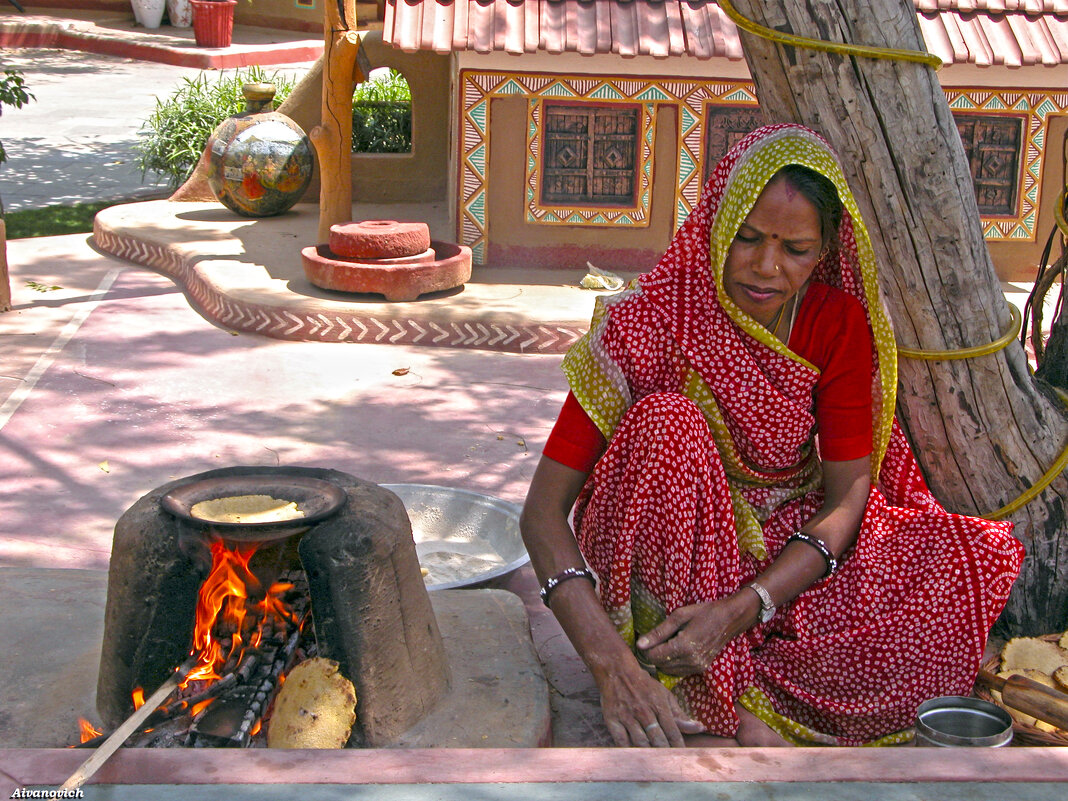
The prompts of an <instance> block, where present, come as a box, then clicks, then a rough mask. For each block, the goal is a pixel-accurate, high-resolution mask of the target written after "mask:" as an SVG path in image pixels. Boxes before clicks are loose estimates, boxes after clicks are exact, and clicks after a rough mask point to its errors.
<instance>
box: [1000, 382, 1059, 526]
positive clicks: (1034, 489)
mask: <svg viewBox="0 0 1068 801" xmlns="http://www.w3.org/2000/svg"><path fill="white" fill-rule="evenodd" d="M1062 397H1063V396H1062ZM1065 468H1068V446H1066V447H1065V448H1064V450H1062V451H1061V455H1060V456H1058V457H1057V461H1055V462H1054V463H1053V467H1051V468H1050V469H1049V470H1047V471H1046V472H1045V474H1044V475H1043V476H1042V478H1040V479H1039V480H1038V481H1036V482H1035V483H1034V484H1032V485H1031V487H1030V488H1029V489H1027V490H1025V491H1024V493H1023V494H1022V495H1021V496H1020V497H1019V498H1017V499H1016V500H1015V501H1011V502H1009V503H1007V504H1005V505H1004V506H1002V507H1001V508H1000V509H997V510H996V511H993V512H991V513H990V514H987V515H983V517H984V518H985V519H987V520H1001V519H1002V518H1003V517H1008V516H1009V515H1011V514H1012V513H1013V512H1015V511H1017V510H1018V509H1022V508H1023V507H1024V506H1026V505H1027V504H1029V503H1030V502H1031V501H1033V500H1034V499H1035V498H1037V497H1038V496H1039V495H1040V494H1041V492H1042V490H1044V489H1045V488H1046V487H1048V486H1049V485H1050V484H1052V483H1053V481H1054V479H1056V478H1057V477H1058V476H1059V475H1060V474H1061V473H1063V472H1064V470H1065Z"/></svg>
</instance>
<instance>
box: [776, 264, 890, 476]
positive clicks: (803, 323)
mask: <svg viewBox="0 0 1068 801" xmlns="http://www.w3.org/2000/svg"><path fill="white" fill-rule="evenodd" d="M871 343H872V340H871V331H870V330H869V328H868V318H867V315H866V314H865V313H864V307H863V306H861V304H860V301H859V300H857V299H856V298H854V297H853V296H852V295H849V294H847V293H846V292H843V291H841V290H839V289H834V288H832V287H829V286H827V285H826V284H819V283H813V284H810V285H809V289H808V292H807V293H806V294H805V299H804V301H803V302H802V304H801V308H800V309H799V311H798V316H797V322H796V324H795V325H794V330H793V332H792V334H791V335H790V349H791V350H793V351H794V353H796V354H797V355H799V356H801V357H803V358H804V359H806V360H807V361H808V362H810V363H811V364H813V365H815V366H816V367H818V368H819V370H820V377H819V380H818V381H817V382H816V388H815V391H814V393H813V402H814V405H815V416H816V433H817V435H818V438H819V449H820V456H821V457H822V458H823V459H824V460H826V461H832V462H835V461H848V460H850V459H859V458H861V457H863V456H867V455H868V454H870V453H871V451H872V418H871V414H872V411H871V410H872V404H871V382H872V375H871V370H872V356H871V350H872V344H871Z"/></svg>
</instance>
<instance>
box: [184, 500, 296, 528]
mask: <svg viewBox="0 0 1068 801" xmlns="http://www.w3.org/2000/svg"><path fill="white" fill-rule="evenodd" d="M189 513H190V514H191V515H193V517H195V518H197V519H198V520H210V521H211V522H213V523H246V524H247V523H283V522H285V521H286V520H295V519H297V518H301V517H304V512H303V511H302V510H300V509H298V508H297V504H296V503H295V502H294V501H284V500H281V499H279V498H272V497H271V496H270V495H227V496H226V497H224V498H210V499H208V500H206V501H200V503H195V504H193V507H192V508H191V509H190V510H189Z"/></svg>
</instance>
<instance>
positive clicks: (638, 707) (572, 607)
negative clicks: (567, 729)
mask: <svg viewBox="0 0 1068 801" xmlns="http://www.w3.org/2000/svg"><path fill="white" fill-rule="evenodd" d="M585 480H586V474H584V473H581V472H579V471H578V470H572V469H571V468H569V467H565V466H564V465H562V464H560V463H558V462H554V461H553V460H552V459H548V458H546V457H542V459H541V461H540V462H539V463H538V468H537V470H536V471H535V473H534V478H533V480H532V481H531V483H530V492H529V494H528V495H527V502H526V504H525V505H524V507H523V514H522V515H521V517H520V529H521V530H522V532H523V541H524V543H525V544H526V547H527V552H528V553H529V554H530V561H531V563H532V564H533V566H534V570H535V572H536V573H537V574H538V579H539V581H542V582H544V581H545V580H546V579H547V578H548V577H550V576H554V575H558V574H559V573H560V572H561V571H563V570H566V569H568V568H577V567H580V566H582V565H584V564H585V562H584V561H583V558H582V554H581V553H580V552H579V548H578V543H577V542H575V535H574V532H572V530H571V527H570V525H569V523H568V513H569V512H570V511H571V507H572V506H573V505H574V503H575V499H576V498H577V497H578V494H579V491H580V490H581V489H582V485H583V483H584V482H585ZM549 604H550V608H551V609H552V611H553V614H554V615H555V616H556V619H557V620H558V621H559V622H560V625H561V627H562V628H563V629H564V632H565V633H566V634H567V637H568V639H569V640H570V641H571V644H572V645H574V646H575V650H576V651H577V652H578V654H579V656H580V657H582V659H583V661H584V662H585V663H586V665H587V666H588V667H589V668H590V672H591V673H592V675H593V678H594V681H596V682H597V687H598V689H599V690H600V691H601V708H602V710H603V712H604V719H605V723H606V724H607V726H608V731H609V733H610V734H611V736H612V740H613V741H614V742H615V743H616V744H617V745H621V746H650V745H655V746H664V747H667V746H672V745H679V746H681V745H684V743H683V741H682V733H687V734H689V733H694V734H696V733H698V732H700V731H703V728H702V727H701V726H700V724H697V723H694V722H693V721H690V720H688V719H687V717H686V715H685V714H683V712H682V710H681V708H680V707H679V703H678V701H677V700H676V699H675V697H674V696H673V695H672V694H671V692H670V691H669V690H668V689H667V688H666V687H665V686H664V685H663V684H661V683H660V682H659V681H657V680H656V679H655V678H653V677H652V676H650V675H649V674H648V673H647V672H646V671H645V670H644V669H643V668H642V666H641V665H640V664H639V663H638V660H637V657H635V656H634V654H633V652H632V651H631V650H630V648H629V647H628V646H627V644H626V643H625V642H624V641H623V638H622V637H620V635H619V632H618V631H616V627H615V625H613V623H612V622H611V620H609V618H608V615H607V613H606V612H605V611H604V608H603V607H602V606H601V602H600V601H599V600H598V598H597V594H596V593H595V592H594V588H593V585H592V584H591V583H590V582H588V581H586V580H584V579H575V580H572V581H564V582H562V583H560V584H559V585H557V587H556V589H554V590H553V591H552V594H551V595H550V596H549ZM654 723H655V724H656V725H655V726H654V725H653V724H654Z"/></svg>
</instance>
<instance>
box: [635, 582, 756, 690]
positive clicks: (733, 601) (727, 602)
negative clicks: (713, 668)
mask: <svg viewBox="0 0 1068 801" xmlns="http://www.w3.org/2000/svg"><path fill="white" fill-rule="evenodd" d="M750 596H752V597H750ZM759 609H760V599H759V598H758V597H757V594H756V593H755V592H752V591H750V590H744V591H742V592H738V593H735V594H734V595H730V596H728V597H726V598H720V599H718V600H716V601H706V602H705V603H700V604H693V605H691V606H682V607H679V608H678V609H676V610H675V611H674V612H672V613H671V614H669V615H668V616H667V617H666V618H665V619H664V622H663V623H661V624H660V625H659V626H657V627H656V628H654V629H652V630H651V631H649V632H648V633H647V634H644V635H642V636H641V637H639V638H638V642H637V646H638V648H639V649H640V650H641V651H643V652H644V653H643V654H642V656H643V658H644V659H646V660H647V661H649V662H651V663H652V664H654V665H655V666H656V667H657V669H658V670H660V671H661V672H663V673H667V674H668V675H670V676H689V675H693V674H698V673H704V671H705V670H706V669H707V668H708V666H709V665H711V664H712V662H713V660H714V659H715V658H716V656H718V655H719V652H720V651H722V650H723V647H724V646H725V645H726V644H727V643H728V642H730V641H731V640H733V639H734V638H735V637H737V636H738V635H739V634H741V633H742V632H743V631H745V630H746V629H748V628H749V627H750V626H752V625H754V624H755V623H756V621H757V614H758V610H759Z"/></svg>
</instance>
